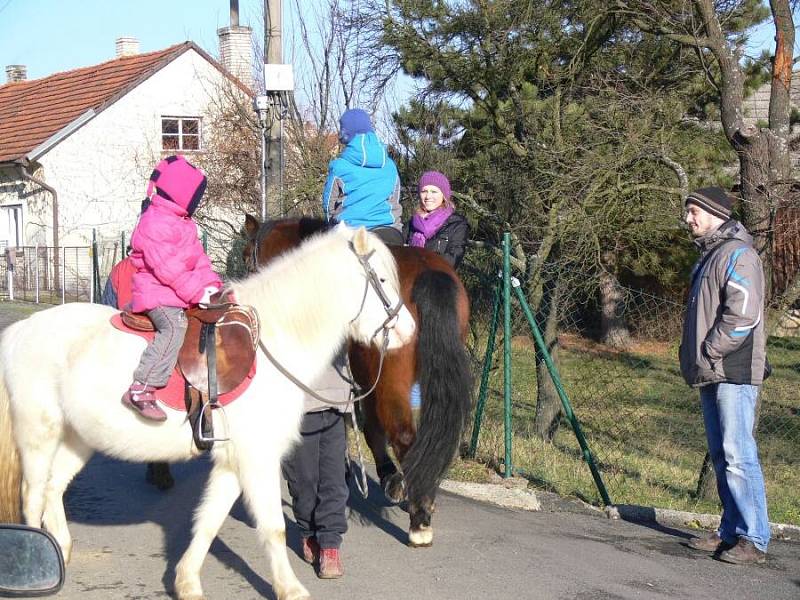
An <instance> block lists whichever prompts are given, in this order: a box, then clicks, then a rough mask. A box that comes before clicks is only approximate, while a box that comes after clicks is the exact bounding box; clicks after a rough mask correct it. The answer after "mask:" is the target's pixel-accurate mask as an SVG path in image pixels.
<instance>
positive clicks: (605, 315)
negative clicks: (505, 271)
mask: <svg viewBox="0 0 800 600" xmlns="http://www.w3.org/2000/svg"><path fill="white" fill-rule="evenodd" d="M475 258H477V261H475V260H474V259H475ZM487 261H488V259H487V257H486V256H484V257H480V256H478V257H474V256H473V257H471V260H470V262H473V263H477V264H481V265H485V264H487ZM491 270H492V269H489V271H491ZM498 271H499V270H498ZM498 271H495V272H494V273H492V274H491V275H487V269H486V268H485V267H484V268H477V269H476V268H470V267H469V266H467V268H466V269H464V271H463V275H464V280H465V283H466V285H467V286H468V289H469V291H470V296H471V301H472V312H473V318H472V330H471V336H470V343H469V346H470V352H471V354H472V358H473V365H474V368H475V373H476V380H479V378H480V374H481V372H482V371H481V368H482V366H483V361H484V358H485V356H484V355H485V353H486V349H487V342H488V341H489V336H490V335H495V336H496V337H495V344H494V345H495V348H496V349H497V350H496V351H495V352H494V355H493V356H492V357H491V359H490V360H491V362H490V364H489V369H490V370H489V372H488V390H487V398H486V409H485V415H484V419H483V423H482V426H481V429H480V436H479V438H478V445H477V457H478V458H479V459H480V460H483V461H485V462H487V463H489V464H491V465H494V466H496V467H497V468H499V469H500V470H503V469H504V468H505V465H504V461H505V437H504V427H503V423H504V408H503V405H504V402H503V352H502V349H503V344H504V340H503V335H504V334H503V327H502V317H501V318H500V326H499V327H498V329H497V331H496V332H495V333H494V334H492V333H491V332H490V329H491V327H490V326H491V321H492V313H493V310H494V306H493V304H494V301H495V297H496V296H495V291H494V290H495V289H496V287H497V283H498V275H497V273H498ZM522 289H523V291H524V293H525V295H526V298H527V300H528V303H529V304H530V306H531V309H532V311H533V314H534V317H535V319H536V322H537V324H538V327H539V328H540V330H541V331H542V333H543V335H544V337H545V341H546V343H547V346H548V349H549V351H550V353H551V355H552V357H553V360H554V362H555V364H556V366H557V368H558V371H559V374H560V377H561V381H562V383H563V386H564V389H565V391H566V394H567V395H568V397H569V400H570V402H571V405H572V408H573V410H574V413H575V415H576V416H577V419H578V421H579V422H580V425H581V428H582V430H583V434H585V437H586V439H587V441H588V445H589V448H590V450H591V452H592V454H593V456H594V459H595V461H596V463H597V465H598V467H599V469H600V472H601V474H602V478H603V481H604V483H605V486H606V488H607V490H608V493H609V495H610V497H611V500H612V502H613V503H615V504H640V505H645V506H657V507H662V508H674V509H682V510H700V511H701V512H711V513H714V512H717V511H718V508H717V496H716V491H715V490H714V489H713V488H712V489H711V492H710V493H708V491H707V490H706V489H704V487H703V486H701V485H699V474H700V472H701V467H702V465H703V462H704V457H705V454H706V442H705V430H704V427H703V419H702V413H701V410H700V403H699V397H698V392H697V390H693V389H691V388H689V387H688V386H687V385H686V384H685V383H684V381H683V379H682V377H681V374H680V370H679V364H678V346H679V343H680V334H681V325H682V312H683V305H682V304H681V303H678V302H675V301H673V300H669V299H665V298H659V297H657V296H654V295H652V294H649V293H647V292H645V291H643V290H637V289H631V288H626V287H623V286H621V285H619V284H618V283H617V282H616V281H615V280H613V278H609V277H608V276H607V275H605V274H602V273H587V272H585V271H584V270H575V269H570V268H569V267H568V266H567V267H564V266H561V267H554V266H547V267H545V268H543V269H542V271H541V273H540V275H539V276H538V277H534V278H533V279H532V280H531V281H529V282H525V284H523V287H522ZM501 314H502V307H501ZM510 321H511V326H510V330H511V337H510V359H511V371H510V375H511V410H512V426H513V437H512V449H513V450H512V465H513V468H514V471H515V473H518V474H522V475H524V476H526V477H527V478H529V479H530V480H532V481H533V482H534V483H535V484H537V485H539V486H541V487H544V488H546V489H551V490H554V491H557V492H559V493H562V494H574V495H578V496H580V497H582V498H584V499H585V500H587V501H589V502H593V503H598V502H599V501H600V495H599V492H598V487H597V486H596V485H595V482H594V481H593V480H592V476H591V474H590V471H589V468H588V467H587V464H586V462H585V461H584V454H583V452H582V450H581V448H580V446H579V444H578V442H577V440H576V436H575V434H574V432H573V431H572V430H571V428H570V426H569V422H568V420H567V419H565V417H564V412H563V410H562V405H561V401H560V399H559V398H558V395H557V394H556V393H555V392H556V390H555V388H554V387H553V384H552V381H550V377H549V375H548V374H547V371H546V370H545V368H544V363H543V361H542V358H543V357H542V356H541V354H540V353H538V352H537V349H536V347H535V344H534V341H533V337H532V335H531V329H530V327H529V324H528V321H527V319H526V317H525V315H524V313H523V311H522V309H521V308H520V306H519V303H518V302H516V301H515V300H514V299H513V298H512V302H511V315H510ZM768 354H769V359H770V362H771V363H772V365H773V376H772V377H771V378H770V379H769V380H768V381H767V382H766V383H765V384H764V386H763V388H762V392H761V406H760V415H759V416H760V419H759V422H758V426H757V439H758V442H759V448H760V453H761V459H762V467H763V469H764V476H765V479H766V484H767V496H768V502H769V510H770V519H771V520H773V521H776V522H783V523H793V524H800V497H798V494H797V489H800V469H798V466H800V464H799V463H800V394H798V392H797V390H798V389H800V337H797V336H789V337H777V336H770V338H769V344H768Z"/></svg>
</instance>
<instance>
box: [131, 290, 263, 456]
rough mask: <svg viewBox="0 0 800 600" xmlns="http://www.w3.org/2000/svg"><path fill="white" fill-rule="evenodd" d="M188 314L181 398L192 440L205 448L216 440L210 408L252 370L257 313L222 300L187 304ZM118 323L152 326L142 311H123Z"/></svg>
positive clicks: (180, 363) (180, 361)
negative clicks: (202, 305)
mask: <svg viewBox="0 0 800 600" xmlns="http://www.w3.org/2000/svg"><path fill="white" fill-rule="evenodd" d="M186 317H187V320H188V327H187V329H186V336H185V337H184V340H183V346H182V347H181V350H180V353H179V354H178V368H179V369H180V371H181V373H182V374H183V377H184V379H185V380H186V392H185V398H184V399H185V401H186V412H187V414H188V416H189V421H190V423H191V424H192V432H193V435H194V440H195V444H197V447H198V448H200V449H201V450H208V449H210V448H211V447H212V446H213V441H214V439H215V438H214V434H213V425H212V421H211V416H210V410H208V409H209V408H210V409H214V408H218V407H219V406H220V404H219V401H218V396H219V394H225V393H228V392H230V391H232V390H234V389H236V387H237V386H238V385H239V384H241V383H242V381H244V379H245V377H247V376H248V374H249V373H250V369H251V368H252V365H253V362H254V360H255V355H256V347H257V346H258V336H259V322H258V315H257V314H256V311H255V310H254V309H253V308H251V307H249V306H243V305H239V304H234V303H224V304H214V305H209V307H208V308H190V309H187V310H186ZM122 322H123V323H124V324H125V325H127V326H128V327H130V328H131V329H137V330H140V331H155V328H154V327H153V322H152V321H151V320H150V318H149V317H148V316H147V315H145V314H140V313H130V312H123V313H122ZM198 420H199V421H200V424H199V425H198V424H197V421H198Z"/></svg>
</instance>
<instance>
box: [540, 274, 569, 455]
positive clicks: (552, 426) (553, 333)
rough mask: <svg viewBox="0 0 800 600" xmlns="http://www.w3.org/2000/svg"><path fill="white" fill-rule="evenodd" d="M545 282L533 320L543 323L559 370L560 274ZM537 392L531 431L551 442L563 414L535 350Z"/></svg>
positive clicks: (544, 365) (549, 378)
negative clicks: (532, 429)
mask: <svg viewBox="0 0 800 600" xmlns="http://www.w3.org/2000/svg"><path fill="white" fill-rule="evenodd" d="M548 283H549V285H548V284H547V283H546V284H545V287H544V294H543V296H542V301H541V304H540V308H539V311H538V313H537V315H536V321H537V324H538V325H539V326H540V327H542V324H544V326H543V328H542V329H543V331H542V337H543V338H544V343H545V345H546V346H547V350H548V352H549V354H550V358H551V359H552V361H553V364H555V365H556V368H558V314H559V304H560V299H561V295H562V291H563V288H564V283H563V278H562V277H561V276H560V275H559V274H556V275H555V277H554V280H551V281H549V282H548ZM536 392H537V397H536V416H535V420H534V430H535V431H536V434H537V435H538V436H539V437H540V438H541V439H543V440H545V441H552V440H553V438H554V437H555V435H556V433H557V432H558V426H559V424H560V422H561V415H562V412H563V411H562V407H561V399H560V398H559V397H558V392H557V391H556V388H555V385H553V380H552V378H551V377H550V372H549V371H548V370H547V364H546V363H545V361H544V354H543V353H542V352H541V351H540V350H539V348H538V347H537V348H536Z"/></svg>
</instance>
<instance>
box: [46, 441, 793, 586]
mask: <svg viewBox="0 0 800 600" xmlns="http://www.w3.org/2000/svg"><path fill="white" fill-rule="evenodd" d="M208 468H209V464H208V462H207V461H205V460H202V459H201V460H198V461H195V462H193V463H188V464H183V465H178V466H176V468H175V469H174V472H175V476H176V480H177V483H176V485H175V487H174V488H173V489H172V490H169V491H167V492H160V491H158V490H156V489H155V488H153V487H152V486H150V485H148V484H147V483H145V481H144V467H143V466H141V465H132V464H126V463H120V462H118V461H115V460H111V459H108V458H106V457H102V456H98V457H95V459H93V460H92V461H91V462H90V463H89V465H88V466H87V468H86V469H85V470H84V471H83V472H82V473H81V474H80V475H79V476H78V477H77V478H76V480H75V482H74V483H73V485H72V486H71V488H70V490H69V492H68V494H67V497H66V504H67V511H68V517H69V519H70V526H71V528H72V532H73V535H74V537H75V550H74V554H73V560H72V563H71V564H70V565H69V567H68V569H67V583H66V585H65V587H64V589H63V591H62V592H61V593H60V594H59V597H60V598H65V599H71V600H95V599H96V600H101V599H103V600H106V599H109V598H131V599H132V598H164V597H166V596H167V593H168V591H169V590H170V589H171V585H172V577H173V569H174V566H175V564H176V563H177V561H178V559H179V558H180V556H181V554H182V553H183V551H184V549H185V548H186V546H187V544H188V540H189V535H190V526H191V525H190V521H191V513H192V509H193V507H194V506H195V504H196V503H197V500H198V498H199V495H200V493H201V490H202V486H203V483H204V481H205V478H206V475H207V472H208ZM371 494H372V498H371V499H370V501H362V500H361V499H360V497H359V498H358V499H355V496H351V498H352V499H353V502H352V510H351V515H350V531H349V532H348V534H347V535H346V537H345V543H344V546H343V549H342V550H343V556H344V561H345V569H346V574H345V577H344V578H342V579H340V580H337V581H323V580H319V579H317V578H316V576H315V575H314V572H313V570H312V569H311V567H309V566H308V565H306V564H305V563H304V562H303V561H302V560H301V559H300V557H299V554H298V552H299V547H300V546H299V534H298V531H297V529H296V528H295V527H294V524H293V522H292V520H291V516H290V515H291V511H290V509H289V508H288V507H287V506H286V505H285V504H284V509H285V512H286V514H287V536H288V541H289V547H290V560H291V562H292V565H293V567H294V568H295V571H296V573H297V574H298V577H299V578H300V580H301V581H302V582H303V584H304V585H306V587H308V589H309V591H310V592H311V593H312V595H313V596H314V598H317V599H322V598H325V599H330V600H338V599H342V600H344V599H347V600H350V599H352V598H359V599H360V598H370V599H387V600H389V599H392V600H395V599H397V598H408V599H436V600H451V599H452V600H463V599H472V598H503V599H506V598H508V599H511V598H514V599H517V598H531V599H538V598H542V599H545V598H546V599H567V598H570V599H580V600H590V599H591V600H612V599H614V600H616V599H628V598H631V599H633V598H637V599H640V598H653V599H661V600H663V599H665V598H704V599H716V598H718V599H720V600H722V599H725V600H729V599H730V598H737V599H749V598H769V599H770V600H779V599H787V600H788V599H790V598H791V599H794V600H797V599H798V598H800V544H797V543H787V542H775V543H774V544H773V545H772V547H771V553H770V556H769V561H768V563H767V565H765V566H761V567H737V566H732V565H726V564H723V563H720V562H718V561H715V560H713V559H711V558H708V557H706V556H705V555H703V554H698V553H696V552H694V551H691V550H689V549H688V548H685V547H684V546H682V545H681V544H680V542H681V541H682V540H685V539H686V538H687V537H688V536H689V533H687V532H684V531H678V530H672V529H668V528H663V527H660V526H645V525H638V524H633V523H628V522H624V521H612V520H609V519H606V518H604V517H602V516H597V515H592V514H583V513H580V514H576V513H573V512H565V511H556V512H522V511H512V510H508V509H503V508H498V507H495V506H492V505H489V504H483V503H479V502H476V501H473V500H469V499H466V498H462V497H459V496H454V495H450V494H442V495H441V496H440V499H439V500H438V501H437V504H438V510H437V513H436V515H435V523H434V526H435V531H436V538H435V540H434V545H433V546H432V547H431V548H423V549H411V548H408V547H407V546H406V527H407V523H408V518H407V515H406V514H405V513H404V512H403V511H402V510H401V509H400V508H398V507H394V506H388V505H386V504H385V503H384V502H383V501H381V500H374V498H381V496H380V492H379V490H378V489H377V488H376V487H374V486H373V489H372V491H371ZM286 498H288V496H287V495H286V494H285V493H284V502H285V501H286ZM267 574H268V569H267V565H266V560H265V557H264V554H263V553H262V551H261V550H260V549H259V547H258V546H257V542H256V535H255V530H254V529H253V528H252V526H251V524H250V521H249V518H248V516H247V514H246V511H245V510H244V508H243V506H242V505H241V504H237V505H236V506H235V507H234V510H233V511H232V514H231V515H230V516H229V517H228V519H227V521H226V523H225V525H224V526H223V528H222V531H221V532H220V535H219V537H218V539H217V540H216V541H215V542H214V544H213V545H212V547H211V552H210V554H209V556H208V558H207V559H206V563H205V565H204V568H203V573H202V577H203V583H204V587H205V590H206V594H207V597H208V598H210V599H228V598H234V597H235V598H237V599H250V598H253V599H255V598H273V597H274V596H273V595H272V590H271V588H270V585H269V582H268V580H267Z"/></svg>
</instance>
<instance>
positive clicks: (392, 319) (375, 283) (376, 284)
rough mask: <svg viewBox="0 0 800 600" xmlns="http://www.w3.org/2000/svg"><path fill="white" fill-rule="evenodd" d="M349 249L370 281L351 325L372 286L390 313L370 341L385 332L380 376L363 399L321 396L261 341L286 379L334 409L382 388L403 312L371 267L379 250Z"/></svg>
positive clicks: (362, 308) (399, 299) (274, 364)
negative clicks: (391, 341) (393, 335)
mask: <svg viewBox="0 0 800 600" xmlns="http://www.w3.org/2000/svg"><path fill="white" fill-rule="evenodd" d="M349 246H350V250H351V251H352V252H353V254H355V255H356V257H357V258H358V262H359V263H360V264H361V268H362V269H363V270H364V273H365V274H366V276H367V281H366V282H365V283H364V295H363V297H362V298H361V306H360V307H359V309H358V313H356V316H355V317H353V318H352V319H351V320H350V323H352V322H353V321H355V320H356V319H357V318H358V317H359V315H360V314H361V312H362V311H363V310H364V305H365V304H366V299H367V294H368V293H369V288H370V286H371V287H372V289H373V290H374V291H375V293H376V294H377V295H378V298H379V299H380V301H381V304H383V309H384V311H386V315H387V316H386V319H385V320H384V321H383V323H382V324H381V325H380V326H379V327H378V328H377V329H376V330H375V332H374V333H373V334H372V337H371V338H370V339H374V338H375V336H377V335H378V333H380V332H381V331H383V343H382V344H381V350H380V360H379V361H378V374H377V375H376V377H375V381H374V382H373V384H372V386H371V387H370V388H369V389H368V390H367V391H366V392H364V393H362V394H361V395H359V396H356V397H354V398H349V399H348V400H331V399H330V398H325V397H324V396H321V395H320V394H318V393H317V392H315V391H314V390H313V389H311V388H310V387H309V386H307V385H306V384H305V383H303V382H302V381H300V380H299V379H298V378H297V377H295V376H294V375H293V374H292V373H291V372H290V371H289V370H288V369H287V368H286V367H284V366H283V365H282V364H281V363H280V361H278V359H277V358H275V356H274V355H273V354H272V353H271V352H270V351H269V349H268V348H267V347H266V345H265V344H264V342H262V341H261V340H260V339H259V340H258V345H259V346H260V347H261V350H262V351H263V352H264V355H265V356H266V357H267V359H268V360H269V361H270V362H271V363H272V364H273V366H274V367H275V368H276V369H278V371H279V372H280V373H281V374H282V375H283V376H284V377H286V378H287V379H288V380H289V381H291V382H292V383H293V384H295V385H296V386H297V387H299V388H300V389H301V390H303V391H304V392H305V393H306V394H308V395H309V396H311V397H312V398H314V399H315V400H319V401H320V402H322V403H323V404H328V405H330V406H346V405H348V404H351V403H355V402H358V401H359V400H363V399H364V398H366V397H367V396H369V395H370V394H371V393H372V392H373V391H374V390H375V388H376V387H377V385H378V381H380V378H381V373H382V372H383V360H384V358H385V357H386V351H387V349H388V347H389V331H390V330H391V329H393V328H394V325H395V323H396V321H397V315H398V314H399V313H400V310H401V309H402V308H403V299H402V298H398V300H397V304H396V305H394V306H392V303H391V301H390V300H389V297H388V296H387V295H386V292H385V290H384V289H383V285H382V283H381V281H380V278H379V277H378V274H377V273H376V272H375V269H373V268H372V265H371V264H370V263H369V259H370V258H371V257H372V255H373V254H375V250H372V251H370V252H369V253H368V254H365V255H362V254H359V253H358V252H356V250H355V248H354V247H353V243H352V242H350V244H349ZM253 254H254V255H255V254H256V253H255V252H254V253H253Z"/></svg>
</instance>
